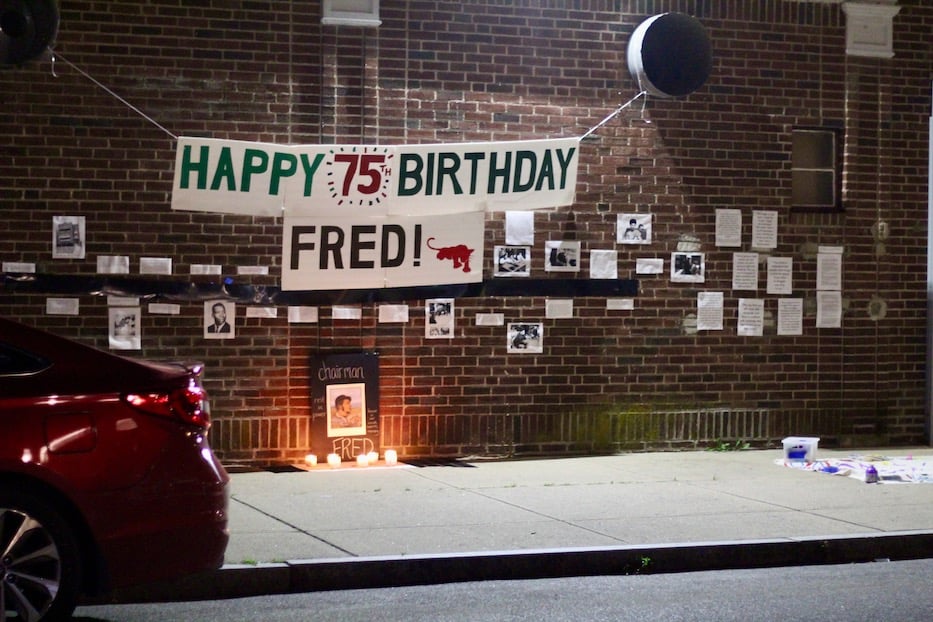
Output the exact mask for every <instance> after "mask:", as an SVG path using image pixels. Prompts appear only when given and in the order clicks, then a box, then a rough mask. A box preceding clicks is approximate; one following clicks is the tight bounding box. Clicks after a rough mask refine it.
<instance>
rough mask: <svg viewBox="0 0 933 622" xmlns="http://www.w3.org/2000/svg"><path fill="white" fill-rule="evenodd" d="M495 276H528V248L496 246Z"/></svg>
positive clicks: (529, 273)
mask: <svg viewBox="0 0 933 622" xmlns="http://www.w3.org/2000/svg"><path fill="white" fill-rule="evenodd" d="M493 256H494V257H495V262H496V265H495V271H494V273H493V274H494V275H495V276H530V275H531V247H530V246H496V248H495V253H494V255H493Z"/></svg>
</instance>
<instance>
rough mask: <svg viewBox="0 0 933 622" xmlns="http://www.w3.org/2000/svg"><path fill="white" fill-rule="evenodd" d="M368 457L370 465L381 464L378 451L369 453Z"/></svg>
mask: <svg viewBox="0 0 933 622" xmlns="http://www.w3.org/2000/svg"><path fill="white" fill-rule="evenodd" d="M366 457H367V458H368V459H369V463H370V464H376V463H377V462H379V452H378V451H371V452H369V453H368V454H366Z"/></svg>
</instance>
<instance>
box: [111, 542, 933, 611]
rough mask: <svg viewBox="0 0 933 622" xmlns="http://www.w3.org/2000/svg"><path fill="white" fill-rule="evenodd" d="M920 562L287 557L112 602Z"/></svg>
mask: <svg viewBox="0 0 933 622" xmlns="http://www.w3.org/2000/svg"><path fill="white" fill-rule="evenodd" d="M923 558H933V531H911V532H893V533H890V532H889V533H878V534H865V535H854V536H832V537H820V538H798V539H790V538H788V539H774V540H743V541H726V542H698V543H682V544H663V545H637V546H622V547H595V548H568V549H539V550H520V551H490V552H475V553H452V554H439V555H411V556H385V557H353V558H340V559H315V560H291V561H287V562H285V563H282V564H258V565H255V566H251V565H235V566H230V565H228V566H224V567H223V568H220V569H219V570H216V571H214V572H209V573H203V574H199V575H194V576H192V577H187V578H185V579H183V580H180V581H175V582H172V583H162V584H158V585H149V586H141V587H138V588H133V589H132V590H122V591H121V592H120V593H118V594H115V595H113V598H112V599H110V600H109V601H108V602H119V603H133V602H135V603H140V602H169V601H184V600H215V599H224V598H240V597H245V596H260V595H266V594H285V593H299V592H313V591H324V590H345V589H366V588H385V587H400V586H410V585H435V584H440V583H455V582H464V581H490V580H509V579H545V578H556V577H573V576H595V575H625V574H653V573H669V572H694V571H704V570H725V569H742V568H766V567H776V566H807V565H820V564H850V563H861V562H871V561H876V560H879V559H887V560H892V561H895V560H905V559H923Z"/></svg>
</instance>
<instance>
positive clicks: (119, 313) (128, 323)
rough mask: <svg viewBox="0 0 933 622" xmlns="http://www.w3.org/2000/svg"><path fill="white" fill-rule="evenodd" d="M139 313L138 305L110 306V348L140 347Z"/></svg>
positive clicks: (129, 348)
mask: <svg viewBox="0 0 933 622" xmlns="http://www.w3.org/2000/svg"><path fill="white" fill-rule="evenodd" d="M140 313H141V310H140V307H110V309H109V311H108V319H109V326H110V328H109V334H108V341H109V343H110V347H111V349H113V350H139V349H140V348H141V347H142V344H141V338H140V337H141V333H140V325H139V319H140Z"/></svg>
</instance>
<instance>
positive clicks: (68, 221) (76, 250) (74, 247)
mask: <svg viewBox="0 0 933 622" xmlns="http://www.w3.org/2000/svg"><path fill="white" fill-rule="evenodd" d="M84 236H85V219H84V216H52V258H53V259H84V255H85V247H84Z"/></svg>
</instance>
